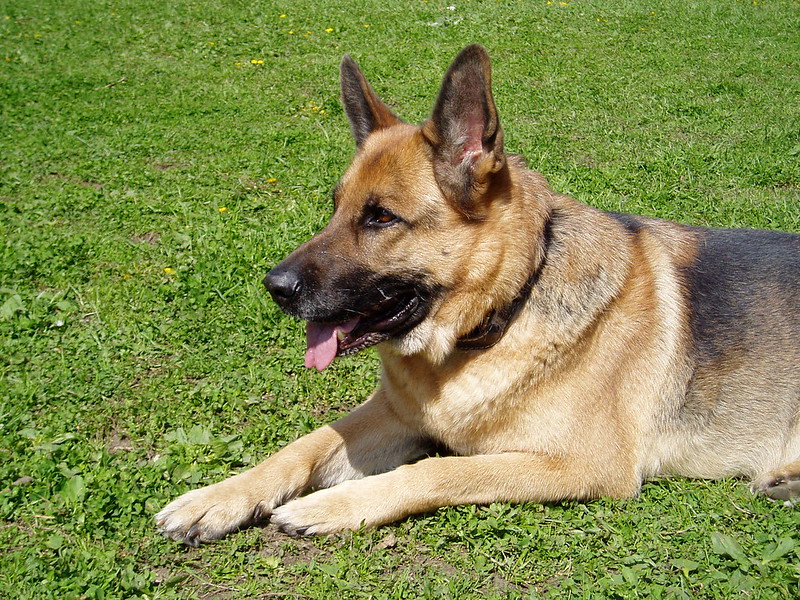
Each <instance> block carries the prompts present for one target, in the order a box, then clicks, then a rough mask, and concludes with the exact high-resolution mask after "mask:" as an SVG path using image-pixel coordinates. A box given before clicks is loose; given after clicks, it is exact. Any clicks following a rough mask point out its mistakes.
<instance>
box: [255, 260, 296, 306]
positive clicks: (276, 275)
mask: <svg viewBox="0 0 800 600" xmlns="http://www.w3.org/2000/svg"><path fill="white" fill-rule="evenodd" d="M264 285H265V286H266V288H267V290H268V291H269V293H270V294H272V297H273V298H274V299H275V302H277V303H278V304H282V303H284V302H286V301H288V300H291V299H292V298H294V296H296V295H298V294H299V293H300V288H301V287H302V282H301V281H300V275H299V274H298V273H297V271H295V270H293V269H287V268H284V267H282V266H281V265H278V266H277V267H275V268H274V269H272V270H271V271H270V272H269V273H267V276H266V277H265V278H264Z"/></svg>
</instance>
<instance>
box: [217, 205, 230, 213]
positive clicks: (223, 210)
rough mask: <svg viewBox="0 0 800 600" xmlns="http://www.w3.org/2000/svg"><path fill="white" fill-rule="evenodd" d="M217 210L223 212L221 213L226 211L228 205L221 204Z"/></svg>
mask: <svg viewBox="0 0 800 600" xmlns="http://www.w3.org/2000/svg"><path fill="white" fill-rule="evenodd" d="M217 210H219V212H221V213H224V212H227V211H228V207H227V206H220V207H219V208H218V209H217Z"/></svg>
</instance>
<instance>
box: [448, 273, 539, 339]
mask: <svg viewBox="0 0 800 600" xmlns="http://www.w3.org/2000/svg"><path fill="white" fill-rule="evenodd" d="M538 276H539V269H537V270H536V271H535V272H534V273H533V275H531V276H530V278H528V281H526V282H525V285H523V286H522V288H521V289H520V291H519V293H518V294H517V295H516V297H515V298H514V299H513V300H512V301H511V302H509V303H508V304H505V305H504V306H501V307H500V308H495V309H493V310H492V311H491V312H489V314H487V315H486V316H485V317H484V318H483V320H482V321H481V322H480V324H479V325H478V326H477V327H476V328H475V329H473V330H472V331H470V332H469V333H468V334H467V335H465V336H462V337H460V338H458V340H457V341H456V349H457V350H462V351H466V350H486V349H488V348H491V347H492V346H494V345H495V344H497V342H499V341H500V340H501V339H503V336H504V335H505V333H506V331H507V330H508V328H509V326H510V325H511V323H513V322H514V319H516V318H517V315H518V314H519V311H520V310H521V309H522V307H523V306H524V305H525V302H526V301H527V300H528V298H529V297H530V295H531V289H532V288H533V284H534V282H535V281H536V279H537V278H538Z"/></svg>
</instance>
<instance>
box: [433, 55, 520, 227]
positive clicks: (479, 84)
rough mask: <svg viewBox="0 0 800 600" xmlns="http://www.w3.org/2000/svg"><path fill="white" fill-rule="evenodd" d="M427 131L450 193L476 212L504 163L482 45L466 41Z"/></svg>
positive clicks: (440, 177) (436, 167) (442, 183)
mask: <svg viewBox="0 0 800 600" xmlns="http://www.w3.org/2000/svg"><path fill="white" fill-rule="evenodd" d="M422 132H423V135H424V136H425V138H426V139H427V140H428V142H429V143H430V144H431V146H432V147H433V149H434V156H435V159H434V160H435V163H434V171H435V174H436V179H437V181H438V183H439V186H440V187H441V188H442V191H443V192H444V194H445V196H447V197H448V199H450V200H452V201H455V202H456V204H457V205H458V206H460V207H461V208H462V210H464V211H465V212H466V213H467V214H470V213H471V212H474V209H475V208H477V207H476V206H475V205H476V202H477V200H478V199H479V197H480V196H482V195H483V194H485V193H486V191H487V190H488V187H489V185H490V183H491V180H492V177H493V175H494V174H495V173H497V172H499V171H500V170H501V169H502V168H503V166H504V165H505V156H504V154H503V131H502V129H501V128H500V119H499V117H498V115H497V107H496V106H495V104H494V98H493V97H492V72H491V63H490V62H489V55H488V54H487V52H486V50H485V49H484V48H483V47H482V46H479V45H477V44H475V45H472V46H467V47H466V48H464V49H463V50H462V51H461V52H460V53H459V55H458V56H457V57H456V58H455V60H454V61H453V63H452V64H451V65H450V68H449V69H448V70H447V73H446V74H445V76H444V81H443V82H442V88H441V90H440V91H439V97H438V99H437V100H436V105H435V106H434V109H433V114H432V116H431V118H430V120H428V122H426V123H425V125H424V126H423V128H422Z"/></svg>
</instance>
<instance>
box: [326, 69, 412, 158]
mask: <svg viewBox="0 0 800 600" xmlns="http://www.w3.org/2000/svg"><path fill="white" fill-rule="evenodd" d="M340 74H341V79H340V81H341V88H342V105H343V106H344V112H345V114H347V119H348V120H349V121H350V130H351V131H352V132H353V137H354V138H355V140H356V146H357V147H359V148H360V147H361V145H362V144H363V143H364V140H366V139H367V138H368V137H369V135H370V134H371V133H372V132H373V131H376V130H378V129H383V128H386V127H391V126H392V125H397V124H398V123H402V121H401V120H400V119H399V118H398V117H397V116H396V115H395V114H394V113H393V112H392V111H391V110H390V109H389V107H388V106H386V104H384V102H383V101H382V100H381V99H380V98H378V95H377V94H376V93H375V91H374V90H373V89H372V87H371V86H370V85H369V82H367V80H366V78H365V77H364V75H363V73H362V72H361V69H359V68H358V65H357V64H356V63H355V61H354V60H353V59H352V58H350V56H349V55H347V54H345V55H344V57H342V64H341V67H340Z"/></svg>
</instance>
